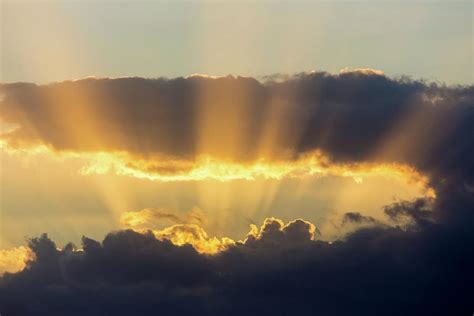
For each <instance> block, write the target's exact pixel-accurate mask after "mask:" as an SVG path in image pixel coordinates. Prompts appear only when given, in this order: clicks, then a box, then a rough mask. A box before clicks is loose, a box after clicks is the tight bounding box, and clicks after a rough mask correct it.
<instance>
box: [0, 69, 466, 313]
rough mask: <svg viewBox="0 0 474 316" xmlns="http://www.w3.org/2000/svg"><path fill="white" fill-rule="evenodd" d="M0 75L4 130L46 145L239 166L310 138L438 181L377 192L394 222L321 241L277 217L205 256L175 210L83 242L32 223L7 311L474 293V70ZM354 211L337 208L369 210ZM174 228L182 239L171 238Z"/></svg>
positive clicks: (14, 143)
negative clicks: (399, 193)
mask: <svg viewBox="0 0 474 316" xmlns="http://www.w3.org/2000/svg"><path fill="white" fill-rule="evenodd" d="M1 90H2V94H3V95H4V96H5V97H4V98H3V100H2V101H1V102H2V104H1V107H0V117H1V118H2V119H3V120H5V121H6V122H8V123H9V124H13V125H15V126H19V127H18V128H17V129H16V130H14V131H10V132H6V133H4V134H2V140H3V142H4V144H6V145H5V146H7V147H8V148H9V149H14V148H18V149H22V150H26V149H27V148H31V147H35V146H38V145H42V146H46V147H47V148H49V149H50V150H51V151H53V152H55V153H65V152H67V153H74V154H81V155H82V154H105V155H108V156H110V155H112V157H113V158H114V159H119V160H120V161H121V162H120V163H122V164H124V165H125V166H128V168H129V169H127V170H129V172H141V174H142V175H149V174H150V173H151V174H153V172H155V174H156V172H157V171H156V170H158V172H159V173H160V172H161V173H163V174H171V175H175V174H180V175H183V174H184V175H186V174H188V173H189V172H190V170H194V168H193V167H192V166H193V164H194V163H196V162H200V161H202V160H201V159H210V160H211V161H212V160H213V159H214V160H216V161H219V162H226V163H228V164H230V165H235V164H237V165H238V166H250V167H252V166H256V165H258V164H256V162H258V161H259V159H260V158H262V159H263V160H264V161H265V162H269V164H270V165H272V164H278V163H279V164H290V165H291V166H294V164H296V165H297V164H298V163H301V162H303V165H304V164H305V163H307V162H308V160H304V159H307V157H308V156H307V155H310V156H309V157H310V158H308V159H314V156H311V155H316V153H319V154H320V156H317V157H319V158H321V159H319V158H318V159H319V165H317V167H321V166H325V167H327V168H328V170H338V172H340V174H347V175H348V176H351V177H357V174H354V171H355V170H361V168H362V167H361V166H371V168H373V169H372V170H375V169H376V168H382V167H381V166H392V167H393V169H390V170H399V169H397V168H401V169H402V170H411V171H413V174H415V175H416V176H415V177H414V178H418V177H419V176H421V177H425V178H426V182H427V185H428V186H429V187H431V188H432V189H433V190H434V191H435V192H436V197H435V198H434V199H433V198H429V197H426V198H423V199H418V200H415V201H411V202H407V201H397V202H395V203H393V204H391V205H388V206H386V207H385V209H384V210H385V214H386V215H387V216H388V217H389V218H390V223H391V224H390V225H388V224H386V223H384V224H374V225H360V227H358V228H356V229H355V230H354V231H352V232H349V233H348V234H347V235H346V236H345V237H344V238H343V239H341V240H336V241H334V242H325V241H322V240H318V238H317V237H315V231H316V228H315V227H314V225H312V224H311V223H308V222H305V221H303V220H296V221H293V222H290V223H287V224H284V223H283V222H282V221H280V220H277V219H272V218H270V219H267V220H266V221H265V223H264V225H263V227H261V228H257V227H256V226H254V227H253V229H252V230H251V232H250V233H249V235H248V236H247V238H246V239H244V240H243V241H232V242H229V243H228V244H226V242H227V241H223V240H222V239H217V242H216V245H221V244H222V243H224V244H225V246H224V247H221V248H219V249H218V251H213V252H212V253H213V255H209V252H206V251H203V250H202V249H201V250H200V251H197V250H196V249H199V248H198V246H197V245H198V244H199V243H202V244H205V243H211V244H212V243H213V242H214V239H213V238H214V237H209V236H207V234H205V231H204V230H202V227H201V226H199V225H197V224H188V223H176V224H174V226H171V228H170V229H169V230H167V231H163V230H162V235H161V236H160V235H158V236H157V233H156V231H157V230H156V229H155V231H150V232H147V233H139V232H134V231H131V230H126V231H118V232H114V233H110V234H109V235H107V236H106V237H105V239H104V240H103V241H102V242H98V241H95V240H91V239H88V238H84V239H83V245H82V249H79V250H76V249H75V247H74V246H72V245H68V246H66V247H64V248H63V249H57V247H56V245H55V244H54V242H53V241H51V240H50V239H49V238H47V236H41V237H40V238H36V239H33V240H32V241H31V242H30V245H29V247H30V249H31V250H32V251H33V253H34V254H35V258H36V259H35V260H32V261H30V262H28V264H27V269H25V270H23V271H21V272H18V273H13V274H9V273H7V274H5V276H3V277H2V278H1V279H0V312H1V313H2V314H5V315H9V314H19V315H30V314H35V315H36V314H45V313H48V314H49V315H64V314H69V315H74V314H89V315H103V314H114V315H130V314H150V313H158V312H159V313H160V314H164V315H167V314H185V313H193V314H202V315H242V314H244V313H247V314H248V313H252V314H264V315H268V314H281V315H285V314H286V315H288V314H320V315H341V314H349V315H376V314H380V313H383V314H384V315H400V314H404V315H454V314H459V315H462V314H469V313H472V311H473V310H474V305H473V303H472V296H473V293H474V286H473V284H474V271H473V268H472V267H473V266H474V259H473V258H474V253H473V249H474V229H473V228H474V196H473V194H472V190H471V188H472V187H473V185H474V164H473V161H474V138H473V137H472V135H474V87H472V86H465V87H462V86H456V87H448V86H444V85H439V84H434V83H427V82H421V81H412V80H409V79H406V78H401V79H391V78H388V77H386V76H384V75H381V74H377V73H374V72H370V71H369V72H368V71H350V72H342V73H340V74H338V75H330V74H327V73H324V72H314V73H311V74H300V75H296V76H293V77H290V78H287V79H282V80H278V81H269V82H259V81H257V80H254V79H252V78H241V77H237V78H235V77H224V78H205V77H202V76H199V77H190V78H177V79H170V80H168V79H153V80H151V79H142V78H120V79H86V80H79V81H74V82H62V83H56V84H51V85H45V86H38V85H34V84H26V83H17V84H4V85H2V86H1ZM122 155H123V156H122ZM122 157H129V158H122ZM203 157H204V158H203ZM206 157H207V158H206ZM311 157H313V158H311ZM160 161H164V162H165V163H160ZM168 161H178V162H179V164H178V165H177V167H176V166H175V165H174V164H173V163H170V164H167V163H166V162H168ZM204 161H205V160H204ZM190 165H191V169H189V166H190ZM212 168H215V169H212V170H213V171H212V172H217V171H215V170H222V168H220V167H216V164H213V167H212ZM216 168H217V169H216ZM331 168H333V169H331ZM334 168H335V169H334ZM358 168H359V169H358ZM403 168H405V169H403ZM407 168H408V169H407ZM224 169H225V168H224ZM198 170H202V169H198ZM205 170H209V169H205ZM233 170H234V171H235V170H240V169H233ZM242 170H244V171H248V169H246V168H243V169H242ZM297 170H299V169H297ZM304 170H306V169H304ZM364 170H366V169H364V168H362V171H364ZM382 170H385V169H383V168H382ZM234 171H231V172H230V174H232V173H233V172H234ZM366 171H367V170H366ZM220 172H221V171H220ZM390 172H392V171H390ZM224 174H225V172H224ZM249 185H251V183H250V184H249ZM151 213H152V215H153V214H154V213H156V212H151ZM143 214H146V212H144V213H143ZM359 215H360V214H356V213H350V214H349V215H347V214H346V215H345V216H344V217H343V220H344V219H345V220H346V224H347V225H348V224H350V225H352V224H354V223H368V222H371V219H370V218H368V217H362V215H360V216H359ZM168 218H170V217H168ZM180 234H181V236H184V237H183V238H184V239H182V242H181V241H179V240H175V241H173V238H174V237H175V236H180ZM170 240H171V241H170ZM175 243H176V244H175ZM189 244H192V245H194V247H196V248H194V247H193V246H191V245H189ZM203 249H204V248H203ZM200 252H201V253H200Z"/></svg>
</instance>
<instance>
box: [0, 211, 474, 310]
mask: <svg viewBox="0 0 474 316" xmlns="http://www.w3.org/2000/svg"><path fill="white" fill-rule="evenodd" d="M415 204H416V202H415ZM406 206H410V205H406ZM422 229H423V232H420V231H419V230H417V231H415V230H412V231H406V230H402V229H401V228H390V227H386V226H384V227H381V226H378V227H373V228H366V229H361V230H358V231H356V232H354V233H352V234H350V235H349V236H348V237H347V238H346V239H345V240H344V241H336V242H333V243H328V242H323V241H317V240H316V241H315V240H313V232H312V229H311V227H310V225H309V223H307V222H304V221H302V220H296V221H294V222H291V223H289V224H287V225H285V226H284V227H283V226H282V225H281V223H280V222H279V221H277V220H267V221H266V222H265V224H264V226H263V227H262V228H261V230H260V234H259V235H258V236H256V237H254V238H251V239H247V240H246V241H245V242H241V243H237V244H236V245H235V246H232V247H230V248H228V249H227V250H225V251H222V252H220V253H218V254H217V255H213V256H209V255H202V254H199V253H197V252H196V251H195V250H194V248H192V247H191V246H181V247H178V246H175V245H173V244H171V242H169V241H167V240H157V239H155V237H154V236H153V234H152V233H148V234H140V233H137V232H133V231H119V232H115V233H110V234H109V235H107V237H106V238H105V239H104V241H103V242H101V243H99V242H97V241H95V240H92V239H88V238H85V237H84V238H83V246H82V248H83V250H81V251H77V250H74V246H73V245H67V246H66V247H64V248H63V249H62V250H58V249H57V247H56V245H55V244H54V242H52V241H51V240H50V239H49V238H48V237H47V236H46V235H43V236H41V237H39V238H35V239H32V240H31V241H30V245H29V246H30V248H31V249H32V250H33V252H34V253H35V255H36V259H35V260H32V261H31V262H29V264H28V268H27V269H25V270H23V271H22V272H18V273H16V274H6V275H5V276H4V277H3V278H2V279H0V312H2V314H4V315H33V314H40V315H43V314H48V315H64V314H68V315H84V314H86V315H110V314H111V315H129V314H133V315H137V314H148V313H153V314H160V315H176V314H183V313H192V314H195V315H241V314H242V313H251V314H263V315H270V314H272V315H275V314H276V315H290V314H299V313H305V314H319V315H341V314H350V315H379V314H380V313H381V311H383V314H384V315H400V314H404V315H446V314H451V315H453V314H456V315H463V314H469V313H471V312H472V308H473V307H474V306H473V303H472V294H473V293H474V292H473V289H474V286H473V283H472V281H474V273H473V271H472V267H473V265H474V247H473V246H474V235H473V232H472V230H457V229H456V230H455V229H452V228H451V227H439V226H432V227H429V228H427V227H426V226H424V227H423V228H422Z"/></svg>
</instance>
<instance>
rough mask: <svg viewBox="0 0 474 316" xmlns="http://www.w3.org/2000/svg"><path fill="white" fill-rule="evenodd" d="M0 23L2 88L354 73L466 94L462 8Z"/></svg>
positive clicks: (131, 6) (140, 12)
mask: <svg viewBox="0 0 474 316" xmlns="http://www.w3.org/2000/svg"><path fill="white" fill-rule="evenodd" d="M33 3H34V4H33ZM1 21H2V23H1V28H2V29H1V34H2V41H1V44H2V49H1V53H2V56H1V61H2V64H1V69H2V71H1V80H2V81H3V82H16V81H26V82H35V83H48V82H53V81H62V80H68V79H78V78H83V77H86V76H99V77H104V76H106V77H109V76H113V77H119V76H140V77H147V78H155V77H160V76H163V77H178V76H187V75H190V74H193V73H205V74H209V75H227V74H234V75H244V76H254V77H256V76H264V75H270V74H274V73H284V74H292V73H296V72H301V71H310V70H324V71H329V72H338V71H339V70H340V69H342V68H345V67H361V68H373V69H380V70H383V71H384V72H385V73H387V74H388V75H390V76H402V75H407V76H411V77H413V78H415V79H419V78H425V79H428V80H430V81H440V82H446V83H450V84H470V83H472V81H473V77H472V74H473V73H474V68H473V60H472V50H473V44H472V43H473V41H472V39H473V8H472V2H471V1H414V2H412V1H410V2H408V1H371V0H367V1H305V2H301V1H296V3H295V2H293V1H291V2H287V1H230V2H229V1H213V2H207V1H157V2H155V1H139V2H136V3H135V2H131V1H35V2H30V1H9V0H4V1H2V5H1ZM124 43H126V44H124Z"/></svg>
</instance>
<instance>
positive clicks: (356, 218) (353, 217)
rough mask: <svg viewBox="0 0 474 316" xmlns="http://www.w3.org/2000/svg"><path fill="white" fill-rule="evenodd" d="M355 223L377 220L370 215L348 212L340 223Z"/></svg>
mask: <svg viewBox="0 0 474 316" xmlns="http://www.w3.org/2000/svg"><path fill="white" fill-rule="evenodd" d="M348 223H355V224H376V223H378V222H377V220H376V219H375V218H373V217H371V216H364V215H362V214H361V213H359V212H348V213H345V214H344V216H343V218H342V224H343V225H344V224H348Z"/></svg>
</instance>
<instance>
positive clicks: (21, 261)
mask: <svg viewBox="0 0 474 316" xmlns="http://www.w3.org/2000/svg"><path fill="white" fill-rule="evenodd" d="M30 258H31V252H30V250H29V249H28V248H27V247H23V246H20V247H15V248H11V249H6V250H0V275H2V274H3V273H5V272H10V273H13V272H18V271H21V270H23V269H24V268H25V265H26V261H27V260H28V259H30Z"/></svg>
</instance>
